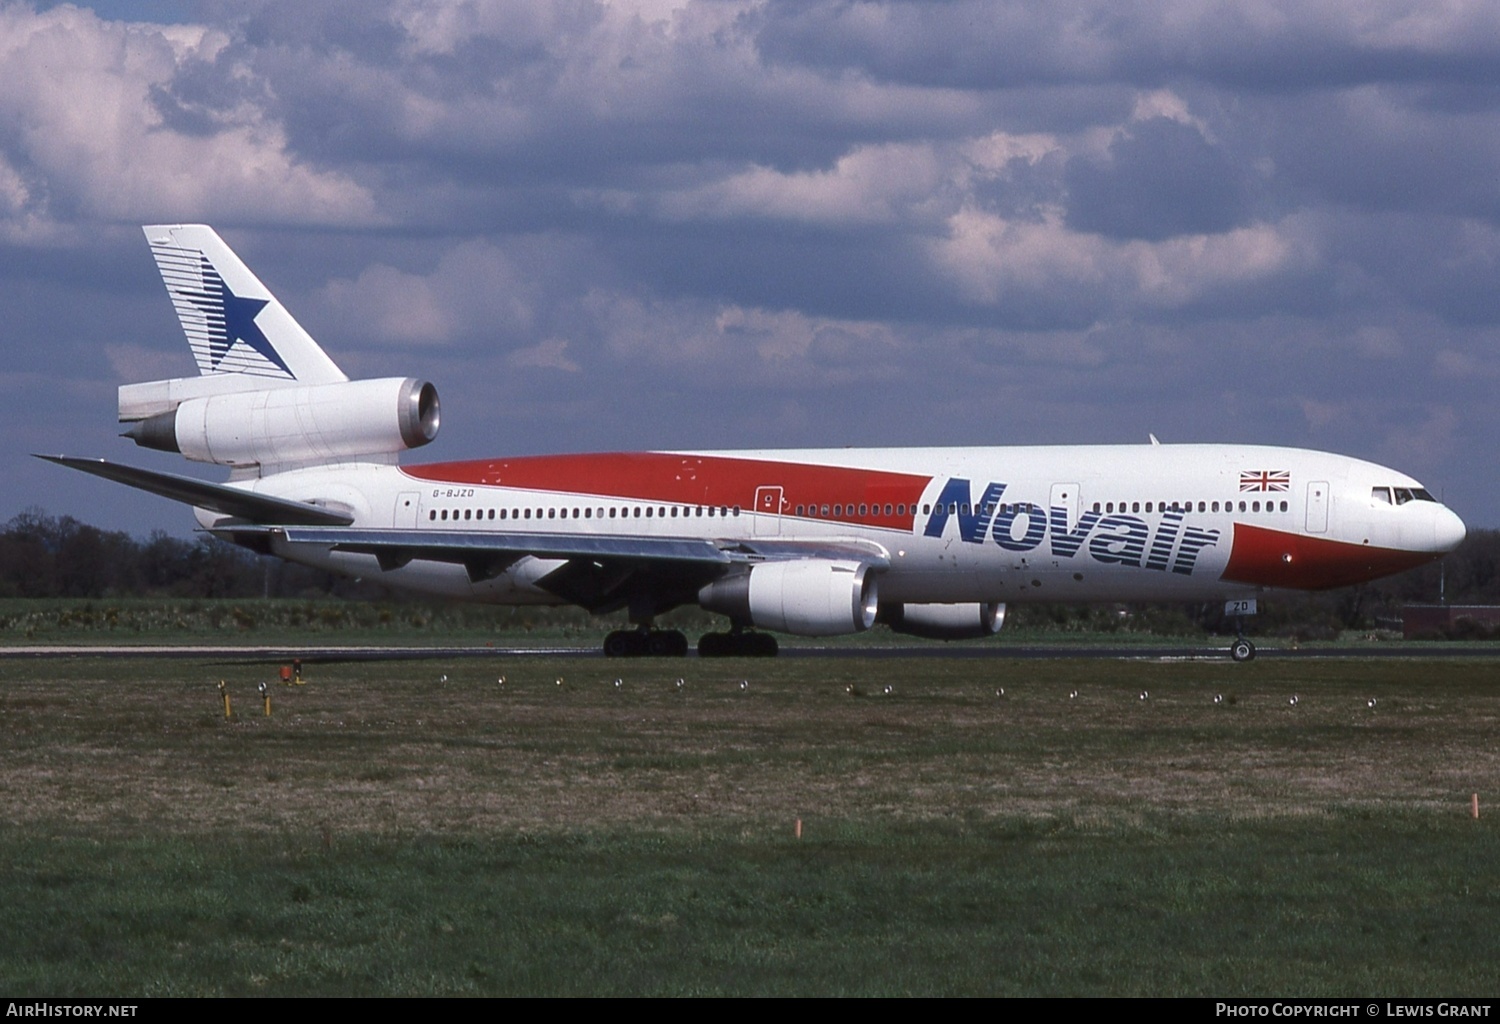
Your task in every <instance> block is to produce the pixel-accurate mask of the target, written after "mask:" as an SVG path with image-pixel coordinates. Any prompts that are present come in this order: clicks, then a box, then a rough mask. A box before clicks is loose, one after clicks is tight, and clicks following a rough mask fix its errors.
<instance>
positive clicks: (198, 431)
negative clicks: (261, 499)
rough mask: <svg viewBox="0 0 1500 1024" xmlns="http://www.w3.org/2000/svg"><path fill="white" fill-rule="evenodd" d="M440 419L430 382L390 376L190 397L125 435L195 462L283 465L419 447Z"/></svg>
mask: <svg viewBox="0 0 1500 1024" xmlns="http://www.w3.org/2000/svg"><path fill="white" fill-rule="evenodd" d="M439 420H440V416H439V409H438V396H437V389H436V388H435V387H433V386H432V385H431V384H429V383H427V382H426V381H420V380H415V379H413V378H411V377H405V378H402V377H388V378H384V379H382V380H357V381H342V382H340V383H337V384H314V385H307V386H297V387H278V388H275V389H274V390H266V391H246V392H240V393H236V394H223V395H213V396H210V397H206V398H190V399H188V400H186V401H184V402H182V403H181V404H180V405H178V406H177V407H176V408H175V409H173V410H171V411H169V412H162V413H158V414H157V415H155V416H151V417H149V418H147V419H143V420H139V421H137V422H136V423H135V424H134V425H133V426H132V427H131V428H130V430H129V431H128V433H127V436H129V437H132V438H134V439H135V443H136V444H138V445H141V446H143V447H146V448H156V449H158V450H160V451H169V452H181V453H182V454H183V455H184V456H186V457H187V458H189V459H192V460H193V461H195V462H214V463H218V464H219V465H221V466H255V465H287V464H295V463H305V462H316V461H322V460H333V459H344V458H351V457H356V456H361V455H387V454H394V453H396V452H399V451H402V450H403V449H406V448H418V447H421V446H422V445H424V444H426V443H427V442H429V441H431V440H432V439H433V438H434V437H436V436H437V432H438V425H439Z"/></svg>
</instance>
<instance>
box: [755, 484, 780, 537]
mask: <svg viewBox="0 0 1500 1024" xmlns="http://www.w3.org/2000/svg"><path fill="white" fill-rule="evenodd" d="M781 506H782V498H781V488H780V487H757V488H756V489H755V535H756V536H757V537H775V536H777V535H779V534H780V533H781Z"/></svg>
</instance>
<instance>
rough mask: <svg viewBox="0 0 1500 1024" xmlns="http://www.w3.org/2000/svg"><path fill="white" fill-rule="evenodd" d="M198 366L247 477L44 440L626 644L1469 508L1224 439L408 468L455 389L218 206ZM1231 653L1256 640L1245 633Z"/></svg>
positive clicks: (862, 614) (281, 535)
mask: <svg viewBox="0 0 1500 1024" xmlns="http://www.w3.org/2000/svg"><path fill="white" fill-rule="evenodd" d="M145 232H146V238H147V240H148V241H149V242H150V245H151V251H152V254H153V255H154V256H155V258H156V263H157V267H158V268H159V269H160V271H161V275H162V278H163V280H164V281H165V282H166V286H167V292H168V293H169V295H170V296H171V299H172V303H173V306H174V307H175V308H176V311H177V315H178V318H179V319H180V320H181V322H182V326H183V329H184V330H185V331H186V333H187V338H188V343H189V345H190V347H191V349H192V352H193V356H194V358H195V359H196V360H197V363H198V370H199V373H200V376H197V377H186V378H177V379H172V380H163V381H153V382H150V383H143V384H127V385H125V386H123V387H121V388H120V393H119V419H120V421H121V422H122V423H126V424H128V425H129V429H128V432H127V436H129V437H131V438H133V439H134V440H135V442H136V443H137V444H138V445H142V446H144V447H147V448H154V449H160V450H165V451H170V452H179V453H181V454H182V455H183V456H185V457H186V458H188V459H190V460H192V461H195V462H206V463H214V464H217V465H220V466H227V467H229V470H230V475H229V480H228V482H227V483H224V484H215V483H209V482H205V481H202V480H197V479H193V478H190V477H185V476H179V475H177V474H172V473H163V472H158V471H154V470H147V469H141V468H135V467H131V466H124V465H118V464H115V463H110V462H105V461H103V460H97V459H76V458H67V457H64V456H47V458H51V460H52V461H54V462H58V463H61V464H63V465H66V466H71V467H73V468H76V469H81V470H84V471H86V472H89V473H93V474H95V475H97V476H102V477H105V478H107V479H110V480H115V481H118V482H120V483H124V484H129V485H130V486H132V487H137V488H141V489H143V490H146V491H150V492H153V493H155V494H159V495H164V496H166V497H168V498H172V499H175V500H177V501H182V502H185V503H187V504H189V505H192V506H193V507H194V510H195V512H196V515H197V519H198V522H199V524H200V525H201V526H202V527H203V529H205V530H207V531H209V532H211V533H213V534H216V535H218V536H220V537H222V538H225V539H228V540H230V541H233V542H234V543H237V544H241V545H243V546H245V547H247V548H250V549H252V550H254V551H257V552H261V553H270V554H273V555H277V556H279V557H281V558H284V559H287V560H289V561H293V562H300V563H302V564H304V565H310V566H315V567H318V568H320V569H329V570H334V571H336V572H340V573H346V574H349V575H356V576H363V577H368V578H373V579H378V580H380V581H381V582H384V583H388V584H390V585H391V586H394V587H403V588H409V589H411V590H415V591H422V592H426V593H429V594H439V595H444V596H447V597H455V598H466V599H471V600H478V601H490V602H495V603H501V604H573V605H578V606H581V607H583V608H586V609H588V610H589V611H591V612H594V613H599V614H602V613H607V612H614V611H618V610H622V609H623V610H624V611H625V612H626V613H627V615H628V618H629V621H630V623H631V624H632V628H630V629H621V630H616V631H614V632H611V633H610V634H609V635H608V636H607V637H606V638H605V640H604V650H605V652H606V653H608V654H610V655H616V656H629V655H642V654H651V655H683V654H686V653H687V648H688V641H687V638H686V637H685V636H684V635H683V634H682V633H680V632H678V631H676V630H667V629H658V628H655V627H654V625H653V623H654V621H655V619H656V618H657V617H659V616H660V615H662V614H663V613H665V612H667V611H668V610H670V609H672V608H676V607H678V606H682V605H694V604H696V605H698V606H700V607H702V608H705V609H708V610H709V611H712V612H716V613H719V614H722V615H724V616H726V617H727V618H728V620H729V627H730V628H729V629H728V630H727V631H725V632H721V633H709V634H707V635H705V636H703V637H702V638H701V639H700V640H699V641H698V652H699V654H700V655H704V656H716V655H729V654H743V655H769V654H774V653H775V652H776V640H775V638H774V636H772V633H789V634H795V635H798V636H812V637H818V636H834V635H838V634H844V633H857V632H860V631H861V630H866V629H869V628H871V627H872V626H873V625H875V624H876V623H877V622H882V623H885V624H887V625H888V626H889V627H890V628H891V629H893V630H896V631H898V632H901V633H907V634H911V635H915V636H918V637H927V638H935V639H956V638H977V637H984V636H988V635H990V634H993V633H995V632H997V631H998V630H999V629H1000V626H1001V623H1002V622H1003V620H1004V615H1005V607H1006V604H1007V603H1008V602H1013V601H1066V602H1078V601H1134V600H1152V601H1172V600H1193V601H1202V600H1221V599H1222V600H1224V601H1225V602H1226V610H1228V611H1231V612H1232V611H1236V610H1243V611H1253V609H1254V607H1255V599H1256V597H1257V595H1259V594H1261V593H1262V592H1263V591H1266V590H1275V589H1291V590H1319V589H1325V588H1330V587H1339V586H1345V585H1349V584H1356V583H1361V582H1364V581H1366V580H1373V579H1376V578H1378V577H1381V576H1385V575H1388V574H1390V573H1396V572H1400V571H1402V570H1403V569H1409V568H1411V567H1413V566H1418V565H1422V564H1423V563H1426V562H1429V561H1431V560H1433V559H1436V558H1439V557H1441V556H1442V555H1443V554H1444V553H1446V552H1448V551H1451V550H1453V548H1454V547H1455V546H1457V545H1458V543H1459V542H1460V541H1461V540H1462V539H1463V537H1464V525H1463V523H1462V522H1461V521H1460V520H1459V518H1458V516H1456V515H1454V514H1453V512H1451V511H1449V510H1448V509H1447V508H1446V507H1444V506H1443V505H1442V504H1441V503H1439V502H1438V501H1436V500H1434V498H1433V496H1432V495H1431V494H1430V493H1429V492H1428V491H1427V490H1426V489H1425V488H1423V487H1422V485H1421V484H1419V483H1418V482H1417V481H1416V480H1413V479H1411V478H1410V477H1408V476H1406V475H1404V474H1402V473H1398V472H1396V471H1395V470H1391V469H1386V468H1384V467H1382V466H1377V465H1374V464H1372V463H1369V462H1363V461H1360V460H1358V459H1351V458H1346V457H1343V456H1339V455H1331V454H1327V453H1324V452H1315V451H1303V450H1299V449H1292V448H1273V447H1259V446H1253V445H1229V444H1168V445H1160V444H1156V443H1154V440H1155V439H1154V438H1153V439H1152V440H1153V443H1152V444H1149V445H1145V444H1143V445H1139V446H1085V447H1023V448H871V449H807V450H796V451H790V450H789V451H733V452H726V451H674V452H666V451H659V452H629V453H613V454H598V455H556V456H541V457H524V458H496V459H485V460H479V461H472V462H446V463H436V464H432V465H425V466H402V465H400V464H399V461H398V456H399V453H400V452H402V451H403V450H405V449H408V448H416V447H420V446H422V445H425V444H427V443H428V442H430V441H431V440H432V439H433V438H434V437H435V436H436V435H437V431H438V419H439V416H438V397H437V391H436V390H435V389H434V388H433V386H432V385H431V384H430V383H427V382H425V381H420V380H415V379H412V378H389V379H382V380H359V381H351V380H349V379H348V378H347V377H346V376H345V375H344V374H343V372H342V371H340V370H339V368H338V367H337V366H336V365H335V364H334V363H333V361H332V360H331V359H329V358H328V356H327V355H326V354H324V352H323V350H322V349H321V348H319V347H318V345H317V343H316V342H314V341H313V339H312V338H311V337H310V336H309V335H308V334H307V332H306V331H304V330H303V329H302V327H301V326H300V325H298V323H297V322H296V321H295V320H294V319H293V318H292V317H291V315H290V314H289V313H288V312H287V311H286V310H285V309H284V308H283V307H282V305H281V304H280V303H279V302H278V301H277V300H276V298H275V297H274V296H273V295H272V294H271V293H270V292H269V291H268V290H267V289H266V287H265V286H264V285H263V284H261V282H260V281H259V280H258V279H256V277H255V276H254V275H253V274H252V273H251V272H250V270H249V269H248V268H247V267H246V266H245V265H244V263H242V262H241V261H240V259H239V258H238V257H237V256H236V255H235V254H234V253H233V252H232V251H231V250H230V249H229V247H228V246H227V245H226V244H225V243H224V242H223V241H222V240H221V239H220V238H219V236H218V235H217V234H216V233H215V232H214V231H213V230H212V229H211V228H209V227H206V226H202V225H175V226H170V225H169V226H157V227H147V228H146V229H145ZM1230 653H1231V654H1232V655H1233V657H1234V658H1235V659H1236V660H1245V659H1247V658H1250V657H1253V656H1254V653H1255V648H1254V647H1253V646H1252V645H1251V644H1250V642H1249V641H1248V640H1245V639H1244V637H1243V636H1241V637H1240V638H1239V639H1238V640H1237V641H1236V642H1235V643H1234V645H1233V646H1232V648H1231V652H1230Z"/></svg>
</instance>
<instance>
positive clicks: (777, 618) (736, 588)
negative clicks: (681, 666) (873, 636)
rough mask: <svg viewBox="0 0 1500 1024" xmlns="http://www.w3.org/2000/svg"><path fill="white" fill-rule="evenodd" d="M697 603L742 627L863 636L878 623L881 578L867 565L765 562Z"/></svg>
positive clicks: (717, 585)
mask: <svg viewBox="0 0 1500 1024" xmlns="http://www.w3.org/2000/svg"><path fill="white" fill-rule="evenodd" d="M698 603H699V604H700V605H702V606H703V607H704V608H706V609H707V610H708V611H711V612H718V613H719V614H721V615H727V616H729V617H730V618H731V619H732V620H734V622H735V623H736V624H738V625H744V626H758V627H760V628H762V629H770V630H775V631H776V632H778V633H793V634H795V635H797V636H838V635H840V634H843V633H859V632H862V631H864V630H866V629H869V628H870V627H871V626H873V625H874V624H875V613H876V610H877V609H878V607H879V593H878V588H877V586H876V575H875V573H873V572H871V571H870V567H869V566H868V565H866V564H865V563H863V562H855V561H836V560H828V559H813V558H808V559H794V560H788V561H777V562H761V563H758V564H756V565H754V566H751V567H750V569H749V570H748V571H746V572H743V573H740V574H738V575H735V576H729V577H725V578H723V579H719V580H715V581H714V582H712V583H710V584H709V585H708V586H706V587H704V588H703V589H702V590H700V591H698Z"/></svg>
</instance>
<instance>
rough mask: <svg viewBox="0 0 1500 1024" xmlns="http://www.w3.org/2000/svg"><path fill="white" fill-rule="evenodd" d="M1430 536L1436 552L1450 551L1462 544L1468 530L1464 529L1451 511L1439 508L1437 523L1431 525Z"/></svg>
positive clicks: (1461, 522)
mask: <svg viewBox="0 0 1500 1024" xmlns="http://www.w3.org/2000/svg"><path fill="white" fill-rule="evenodd" d="M1432 534H1433V537H1432V539H1433V546H1434V547H1435V548H1436V549H1437V550H1438V551H1452V550H1453V549H1454V548H1456V547H1458V546H1459V545H1460V544H1462V543H1463V539H1464V537H1465V536H1466V535H1467V534H1468V530H1466V529H1465V528H1464V521H1463V520H1462V519H1460V518H1458V516H1456V515H1455V514H1454V513H1453V511H1452V510H1451V509H1448V508H1441V509H1439V510H1438V517H1437V521H1436V522H1435V523H1433V527H1432Z"/></svg>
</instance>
